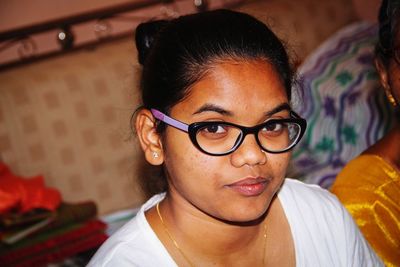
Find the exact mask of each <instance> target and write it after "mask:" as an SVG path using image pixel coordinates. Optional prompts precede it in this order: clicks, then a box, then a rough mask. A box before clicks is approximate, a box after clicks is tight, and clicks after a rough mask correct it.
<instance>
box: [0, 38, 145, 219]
mask: <svg viewBox="0 0 400 267" xmlns="http://www.w3.org/2000/svg"><path fill="white" fill-rule="evenodd" d="M135 62H136V54H135V51H134V45H133V42H132V41H131V39H129V40H124V41H119V42H117V43H113V44H109V45H105V46H103V47H101V48H99V49H96V50H94V51H81V52H78V53H74V54H71V55H66V56H64V57H60V58H56V59H52V60H49V61H46V62H41V63H36V64H32V65H29V66H27V67H23V68H18V69H14V70H10V71H7V72H3V73H1V74H0V84H1V89H0V151H1V152H0V153H1V154H0V155H1V158H2V160H4V161H5V162H6V163H7V164H9V165H10V166H11V168H12V170H13V171H14V172H15V173H17V174H19V175H22V176H33V175H37V174H43V175H44V177H45V179H46V182H47V184H48V185H49V186H53V187H55V188H57V189H59V190H60V191H61V192H62V195H63V198H64V199H65V200H67V201H80V200H87V199H92V200H96V201H97V202H98V203H99V204H100V205H99V206H100V212H101V213H105V212H109V211H111V210H114V209H116V208H121V207H129V206H131V207H132V205H138V204H139V203H140V202H141V201H142V196H141V194H140V192H139V191H138V188H137V186H135V183H136V182H135V178H136V177H135V176H136V175H137V174H136V169H135V168H136V162H135V158H137V157H140V154H139V155H138V154H137V152H138V147H137V144H136V142H135V139H134V138H132V134H131V131H130V127H129V119H130V116H131V113H132V111H133V110H134V108H135V107H136V106H137V96H136V92H137V89H136V86H137V82H136V81H134V79H135V78H137V72H138V67H137V65H135V64H136V63H135Z"/></svg>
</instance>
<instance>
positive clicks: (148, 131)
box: [135, 109, 164, 165]
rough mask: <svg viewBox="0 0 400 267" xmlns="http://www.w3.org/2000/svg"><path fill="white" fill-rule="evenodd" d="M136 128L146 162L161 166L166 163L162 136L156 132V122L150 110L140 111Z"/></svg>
mask: <svg viewBox="0 0 400 267" xmlns="http://www.w3.org/2000/svg"><path fill="white" fill-rule="evenodd" d="M135 127H136V132H137V135H138V138H139V142H140V146H141V147H142V149H143V152H144V155H145V158H146V160H147V161H148V162H149V163H150V164H152V165H161V164H162V163H163V162H164V156H163V147H162V142H161V136H160V135H159V134H158V133H157V132H156V120H155V118H154V117H153V114H152V113H151V111H150V110H148V109H141V110H139V111H138V114H137V115H136V121H135Z"/></svg>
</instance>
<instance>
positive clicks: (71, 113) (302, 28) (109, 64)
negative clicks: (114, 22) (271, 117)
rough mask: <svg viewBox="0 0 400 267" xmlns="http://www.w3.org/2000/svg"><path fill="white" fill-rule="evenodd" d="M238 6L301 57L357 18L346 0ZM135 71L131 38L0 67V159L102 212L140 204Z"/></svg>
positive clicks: (273, 1) (273, 0)
mask: <svg viewBox="0 0 400 267" xmlns="http://www.w3.org/2000/svg"><path fill="white" fill-rule="evenodd" d="M241 9H242V10H243V11H246V12H249V13H251V14H255V15H256V16H257V17H259V18H260V19H262V20H263V21H266V22H268V23H269V24H271V25H272V26H273V28H274V29H275V30H276V31H277V33H278V35H279V36H281V37H282V38H283V39H285V40H287V41H288V42H289V45H291V46H292V47H293V49H294V51H295V52H296V53H297V55H298V57H299V59H300V60H301V59H304V57H305V56H307V54H308V53H309V52H311V51H312V49H314V48H315V47H316V46H317V45H318V44H319V43H320V42H322V41H323V40H324V39H325V38H327V37H328V36H329V35H331V34H332V33H333V32H334V31H336V30H337V29H339V28H341V27H342V26H344V25H346V24H348V23H349V22H351V21H352V20H354V19H355V18H354V16H353V13H352V8H351V4H350V3H349V1H347V0H337V1H321V0H318V1H317V0H303V1H292V0H269V1H257V2H254V1H251V2H250V3H249V4H248V5H246V6H244V7H242V8H241ZM138 73H139V68H138V65H137V64H136V51H135V48H134V45H133V38H129V39H126V40H122V41H118V42H114V43H111V44H107V45H103V46H101V47H99V48H98V49H95V50H93V51H79V52H74V53H71V54H67V55H65V56H63V57H58V58H53V59H50V60H47V61H42V62H38V63H35V64H31V65H28V66H24V67H20V68H16V69H12V70H8V71H4V72H2V73H0V157H1V159H2V160H3V161H4V162H6V163H7V164H9V165H10V166H11V169H12V170H13V171H14V172H15V173H16V174H19V175H22V176H33V175H37V174H43V175H44V177H45V180H46V183H47V185H49V186H52V187H55V188H57V189H59V190H60V191H61V192H62V196H63V198H64V199H65V200H66V201H73V202H75V201H82V200H88V199H91V200H95V201H96V203H97V204H98V206H99V210H100V213H102V214H103V213H108V212H111V211H114V210H117V209H121V208H127V207H135V206H137V205H139V204H140V203H142V201H143V199H144V197H143V194H142V193H141V192H140V190H139V187H138V177H139V176H140V173H139V172H138V170H137V167H138V166H139V165H140V164H141V163H142V161H143V159H142V154H141V153H140V151H139V148H138V145H137V143H136V141H135V139H134V138H132V134H131V132H130V125H129V121H130V116H131V114H132V112H133V110H134V109H135V107H136V106H137V101H138V100H137V97H138V96H137V92H138V90H137V89H138V88H137V82H138V81H137V78H138ZM144 178H145V177H144Z"/></svg>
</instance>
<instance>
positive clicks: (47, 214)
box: [0, 163, 108, 267]
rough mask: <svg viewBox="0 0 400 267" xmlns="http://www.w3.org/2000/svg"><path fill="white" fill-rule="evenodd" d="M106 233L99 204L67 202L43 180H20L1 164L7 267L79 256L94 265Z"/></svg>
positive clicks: (0, 252) (0, 241)
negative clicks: (94, 259) (100, 218)
mask: <svg viewBox="0 0 400 267" xmlns="http://www.w3.org/2000/svg"><path fill="white" fill-rule="evenodd" d="M105 231H106V224H105V223H104V222H102V221H101V220H99V219H98V218H97V207H96V204H95V203H94V202H92V201H86V202H81V203H73V204H72V203H66V202H63V201H62V199H61V196H60V193H59V192H58V191H57V190H55V189H51V188H46V187H45V185H44V179H43V177H41V176H38V177H34V178H30V179H24V178H21V177H17V176H15V175H14V174H12V173H11V172H10V171H9V169H8V168H7V167H6V166H5V165H4V164H2V163H0V263H1V264H0V265H1V266H3V267H6V266H30V267H31V266H46V265H49V264H50V263H57V262H62V261H64V260H65V259H67V258H70V257H76V255H79V254H82V255H85V256H86V259H87V260H88V259H89V258H90V256H91V253H93V252H94V251H95V250H96V249H97V248H98V247H99V246H100V245H101V244H102V243H103V242H104V241H105V240H106V239H107V237H108V236H107V234H106V233H105ZM83 265H84V263H83Z"/></svg>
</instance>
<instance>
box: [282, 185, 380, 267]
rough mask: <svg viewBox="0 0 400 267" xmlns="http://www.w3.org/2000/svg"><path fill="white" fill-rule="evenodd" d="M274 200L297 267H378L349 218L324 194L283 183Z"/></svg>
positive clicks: (317, 189) (309, 187)
mask: <svg viewBox="0 0 400 267" xmlns="http://www.w3.org/2000/svg"><path fill="white" fill-rule="evenodd" d="M278 198H279V201H280V202H281V205H282V207H283V209H284V212H285V215H286V217H287V220H288V222H289V225H290V228H291V231H292V236H293V241H294V243H295V248H296V261H297V262H298V263H299V265H298V266H304V265H306V266H308V265H309V266H381V265H380V261H379V259H378V258H377V257H376V255H375V253H374V252H373V251H372V250H371V248H370V247H369V245H368V243H367V242H366V241H365V239H364V238H363V236H362V235H361V233H360V231H359V229H358V228H357V226H356V225H355V223H354V221H353V219H352V218H351V216H350V214H349V213H348V212H347V210H346V209H345V208H344V207H343V205H342V204H341V203H340V202H339V200H338V199H337V198H336V196H335V195H333V194H332V193H330V192H329V191H328V190H326V189H323V188H321V187H319V186H318V185H311V184H305V183H302V182H301V181H298V180H293V179H286V180H285V182H284V184H283V186H282V188H281V190H280V191H279V193H278Z"/></svg>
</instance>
